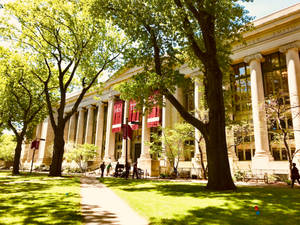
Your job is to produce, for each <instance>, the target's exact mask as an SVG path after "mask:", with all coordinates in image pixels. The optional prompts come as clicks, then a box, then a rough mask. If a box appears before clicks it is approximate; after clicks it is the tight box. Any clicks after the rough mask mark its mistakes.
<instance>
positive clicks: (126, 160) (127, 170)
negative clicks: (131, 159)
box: [123, 118, 140, 179]
mask: <svg viewBox="0 0 300 225" xmlns="http://www.w3.org/2000/svg"><path fill="white" fill-rule="evenodd" d="M130 123H131V124H140V122H138V121H131V122H130ZM128 129H129V125H128V118H126V123H125V131H123V132H125V135H124V136H125V138H126V141H125V144H126V146H125V173H126V175H125V177H126V179H128V176H129V165H128Z"/></svg>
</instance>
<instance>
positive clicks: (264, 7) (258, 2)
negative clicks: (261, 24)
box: [241, 0, 300, 19]
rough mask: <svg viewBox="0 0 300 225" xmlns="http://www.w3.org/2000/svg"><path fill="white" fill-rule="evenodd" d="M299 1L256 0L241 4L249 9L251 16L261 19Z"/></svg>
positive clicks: (299, 1)
mask: <svg viewBox="0 0 300 225" xmlns="http://www.w3.org/2000/svg"><path fill="white" fill-rule="evenodd" d="M297 3H300V0H254V1H253V2H246V3H241V4H242V5H244V6H245V8H246V9H247V10H248V11H249V15H250V16H255V19H259V18H262V17H264V16H267V15H269V14H271V13H273V12H276V11H279V10H281V9H284V8H287V7H289V6H292V5H295V4H297Z"/></svg>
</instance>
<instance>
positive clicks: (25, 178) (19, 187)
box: [0, 172, 82, 225]
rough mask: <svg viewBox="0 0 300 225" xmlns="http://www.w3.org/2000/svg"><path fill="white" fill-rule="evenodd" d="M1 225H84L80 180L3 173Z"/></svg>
mask: <svg viewBox="0 0 300 225" xmlns="http://www.w3.org/2000/svg"><path fill="white" fill-rule="evenodd" d="M0 185H1V193H0V221H1V222H0V224H7V225H8V224H72V225H73V224H81V221H82V218H81V212H80V184H79V178H69V177H64V178H51V177H48V176H47V175H37V174H33V175H29V174H26V173H25V174H22V175H21V176H11V175H10V173H8V172H7V173H6V172H0Z"/></svg>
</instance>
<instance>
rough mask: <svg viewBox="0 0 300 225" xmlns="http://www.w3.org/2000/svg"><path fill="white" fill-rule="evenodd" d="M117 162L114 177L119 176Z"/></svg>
mask: <svg viewBox="0 0 300 225" xmlns="http://www.w3.org/2000/svg"><path fill="white" fill-rule="evenodd" d="M119 165H120V164H119V162H117V164H116V167H115V177H118V176H119Z"/></svg>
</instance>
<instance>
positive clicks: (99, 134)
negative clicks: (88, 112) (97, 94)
mask: <svg viewBox="0 0 300 225" xmlns="http://www.w3.org/2000/svg"><path fill="white" fill-rule="evenodd" d="M103 128H104V104H103V103H102V102H100V103H98V113H97V125H96V134H95V145H96V146H97V148H98V150H97V153H98V154H97V158H96V162H100V161H101V155H102V151H103V149H102V142H103Z"/></svg>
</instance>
